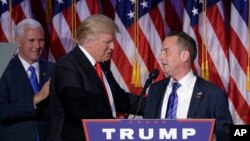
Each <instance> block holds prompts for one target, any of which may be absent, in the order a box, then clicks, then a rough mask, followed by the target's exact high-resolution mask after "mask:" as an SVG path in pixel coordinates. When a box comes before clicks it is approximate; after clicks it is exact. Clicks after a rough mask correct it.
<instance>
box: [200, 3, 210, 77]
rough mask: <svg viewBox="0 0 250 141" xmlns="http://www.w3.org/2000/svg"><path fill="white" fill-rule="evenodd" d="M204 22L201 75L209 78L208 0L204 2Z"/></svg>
mask: <svg viewBox="0 0 250 141" xmlns="http://www.w3.org/2000/svg"><path fill="white" fill-rule="evenodd" d="M202 12H203V14H202V22H203V38H204V41H202V55H201V56H202V62H201V76H202V78H204V79H206V80H209V67H208V52H207V49H206V46H207V23H206V18H207V15H206V12H207V1H206V0H204V1H203V4H202Z"/></svg>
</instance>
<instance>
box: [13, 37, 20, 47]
mask: <svg viewBox="0 0 250 141" xmlns="http://www.w3.org/2000/svg"><path fill="white" fill-rule="evenodd" d="M14 41H15V43H16V45H17V47H20V46H21V42H20V37H15V38H14Z"/></svg>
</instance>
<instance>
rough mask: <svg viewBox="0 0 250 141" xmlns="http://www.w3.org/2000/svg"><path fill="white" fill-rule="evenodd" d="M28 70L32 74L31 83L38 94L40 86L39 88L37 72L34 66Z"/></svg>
mask: <svg viewBox="0 0 250 141" xmlns="http://www.w3.org/2000/svg"><path fill="white" fill-rule="evenodd" d="M28 70H29V71H30V72H31V75H30V78H29V79H30V83H31V85H32V88H33V91H34V93H35V94H36V93H37V92H39V86H38V80H37V77H36V71H35V68H34V67H33V66H30V67H29V69H28Z"/></svg>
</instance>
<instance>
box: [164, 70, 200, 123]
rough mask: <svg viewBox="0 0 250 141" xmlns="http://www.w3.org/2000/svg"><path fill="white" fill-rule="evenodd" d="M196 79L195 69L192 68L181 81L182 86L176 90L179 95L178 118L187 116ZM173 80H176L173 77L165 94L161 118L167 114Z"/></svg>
mask: <svg viewBox="0 0 250 141" xmlns="http://www.w3.org/2000/svg"><path fill="white" fill-rule="evenodd" d="M196 79H197V77H196V76H195V75H194V73H193V71H192V70H190V71H189V73H188V74H187V75H186V76H184V77H183V78H182V79H181V80H180V81H179V83H180V84H181V86H180V87H179V88H178V89H177V92H176V93H177V96H178V105H177V112H176V118H177V119H183V118H187V114H188V110H189V105H190V101H191V97H192V93H193V90H194V84H195V82H196ZM173 81H174V80H173V79H172V78H171V79H170V82H169V84H168V86H167V89H166V92H165V95H164V99H163V103H162V108H161V119H165V116H166V112H167V105H168V98H169V96H170V93H171V92H172V83H173Z"/></svg>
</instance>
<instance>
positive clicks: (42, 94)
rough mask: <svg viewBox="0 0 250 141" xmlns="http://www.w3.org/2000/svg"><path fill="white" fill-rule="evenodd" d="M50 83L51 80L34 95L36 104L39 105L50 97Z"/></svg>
mask: <svg viewBox="0 0 250 141" xmlns="http://www.w3.org/2000/svg"><path fill="white" fill-rule="evenodd" d="M49 83H50V79H49V80H48V81H47V82H46V83H45V84H44V85H43V87H42V89H41V90H40V91H39V92H38V93H37V94H35V95H34V98H33V102H34V104H38V103H39V102H41V101H43V100H44V99H46V98H47V97H48V96H49Z"/></svg>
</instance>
